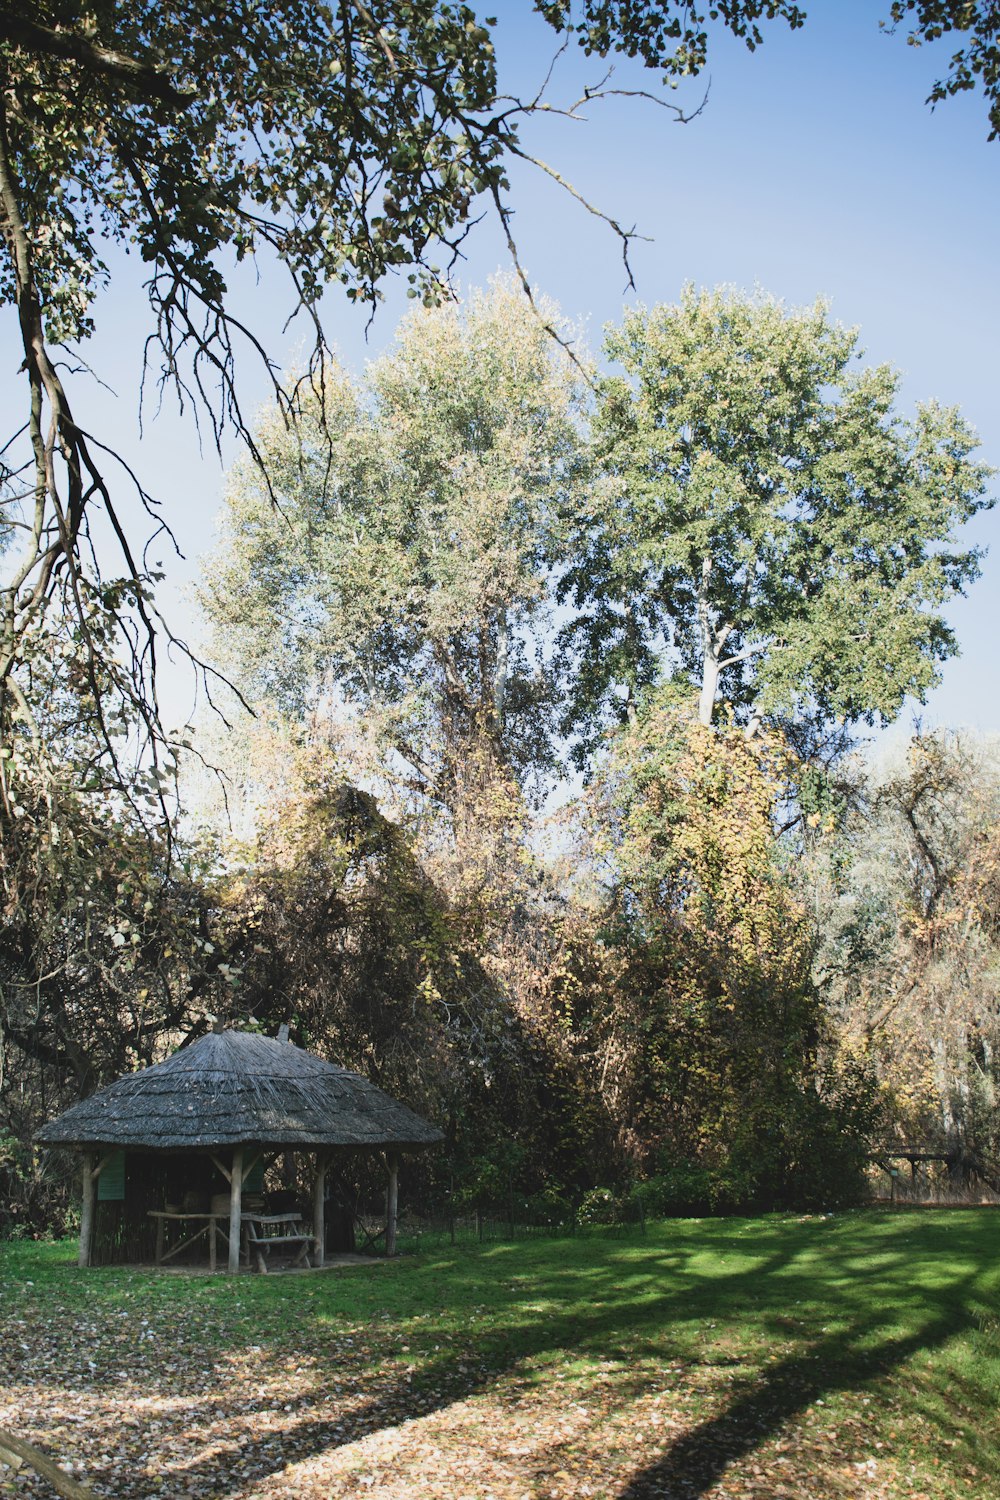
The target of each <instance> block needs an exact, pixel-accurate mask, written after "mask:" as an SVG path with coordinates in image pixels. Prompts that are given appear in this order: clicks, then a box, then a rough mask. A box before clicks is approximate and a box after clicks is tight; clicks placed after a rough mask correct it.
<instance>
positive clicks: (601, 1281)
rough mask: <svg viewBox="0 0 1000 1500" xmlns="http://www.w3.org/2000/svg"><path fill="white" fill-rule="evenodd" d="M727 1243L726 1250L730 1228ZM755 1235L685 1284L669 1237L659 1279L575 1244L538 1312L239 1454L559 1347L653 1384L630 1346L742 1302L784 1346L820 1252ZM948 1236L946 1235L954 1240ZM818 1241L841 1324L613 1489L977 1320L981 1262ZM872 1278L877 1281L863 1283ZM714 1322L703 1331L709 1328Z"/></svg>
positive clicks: (676, 1338)
mask: <svg viewBox="0 0 1000 1500" xmlns="http://www.w3.org/2000/svg"><path fill="white" fill-rule="evenodd" d="M823 1234H824V1230H823V1227H822V1225H819V1226H817V1231H816V1236H815V1239H814V1241H813V1245H812V1249H813V1250H814V1249H815V1248H816V1247H817V1245H822V1244H823V1241H822V1236H823ZM723 1237H724V1236H722V1235H720V1239H721V1238H723ZM704 1239H705V1240H706V1241H708V1242H709V1244H710V1243H711V1240H712V1228H711V1227H707V1228H706V1231H705V1236H704ZM945 1243H948V1242H947V1241H945ZM703 1248H704V1246H702V1247H701V1249H702V1250H703ZM727 1248H729V1250H730V1251H731V1249H732V1245H731V1243H729V1244H728V1247H727ZM749 1248H752V1251H753V1254H754V1256H755V1257H756V1259H755V1262H754V1263H753V1264H752V1265H751V1266H748V1267H747V1268H746V1269H742V1270H739V1271H737V1272H734V1273H732V1274H707V1273H706V1274H705V1275H703V1276H697V1275H692V1276H691V1277H688V1278H687V1284H685V1281H684V1276H683V1265H682V1264H681V1263H682V1262H683V1260H684V1258H685V1257H684V1255H683V1253H680V1254H679V1253H678V1252H677V1250H676V1248H674V1249H670V1248H668V1247H666V1246H664V1253H663V1256H662V1261H663V1263H664V1265H665V1268H666V1274H667V1278H668V1280H669V1282H670V1283H671V1284H670V1285H668V1287H664V1286H663V1283H662V1280H660V1278H658V1276H657V1274H656V1264H655V1263H656V1260H657V1256H655V1255H654V1256H653V1257H651V1259H652V1262H653V1266H652V1269H651V1271H650V1272H649V1274H648V1276H643V1275H640V1276H638V1277H637V1276H636V1275H634V1274H633V1275H631V1276H630V1277H629V1278H628V1280H627V1282H624V1284H620V1283H619V1281H618V1276H617V1267H616V1264H615V1262H616V1260H617V1256H616V1255H615V1253H614V1249H613V1247H608V1251H607V1253H606V1254H605V1255H604V1257H603V1261H602V1262H599V1263H598V1264H597V1265H589V1264H587V1263H586V1262H585V1261H581V1260H579V1259H578V1260H577V1263H576V1264H574V1265H570V1266H567V1268H566V1269H565V1271H564V1272H562V1273H558V1272H557V1273H555V1275H554V1277H552V1278H551V1279H550V1282H549V1297H550V1307H549V1309H547V1310H545V1311H544V1312H542V1311H541V1310H535V1309H533V1307H532V1304H531V1300H530V1297H529V1298H527V1299H526V1302H525V1305H524V1306H523V1307H520V1308H515V1307H514V1306H512V1307H511V1308H510V1309H509V1312H510V1313H511V1314H512V1316H511V1317H509V1318H508V1320H507V1321H506V1322H504V1321H503V1320H501V1321H500V1322H499V1323H497V1324H495V1325H494V1326H493V1327H492V1328H491V1329H490V1330H489V1331H488V1332H487V1333H486V1334H485V1335H482V1336H477V1335H476V1332H475V1330H474V1329H470V1330H469V1332H468V1334H467V1336H466V1338H465V1341H464V1343H460V1344H458V1345H457V1346H453V1347H451V1348H447V1349H443V1350H441V1351H439V1352H437V1353H436V1354H435V1355H434V1356H433V1357H430V1358H425V1359H424V1361H423V1362H422V1364H421V1365H420V1367H419V1370H420V1373H419V1377H418V1378H417V1379H416V1380H414V1379H411V1378H406V1379H404V1380H400V1379H392V1378H389V1379H386V1380H380V1381H379V1383H378V1385H379V1388H378V1390H377V1392H373V1393H372V1397H371V1399H370V1400H369V1401H368V1402H366V1403H363V1404H361V1405H360V1406H359V1407H357V1408H356V1409H355V1410H354V1412H353V1413H352V1415H351V1418H350V1421H349V1422H345V1421H344V1419H343V1418H342V1417H338V1419H337V1420H330V1419H325V1418H319V1419H317V1416H315V1415H312V1414H309V1415H307V1414H303V1415H302V1416H301V1417H296V1416H292V1417H290V1419H289V1421H288V1423H287V1426H286V1427H285V1429H284V1431H283V1432H282V1435H281V1438H280V1445H281V1452H280V1457H279V1455H278V1454H276V1453H275V1452H274V1434H273V1433H272V1434H267V1435H266V1436H265V1437H264V1438H261V1439H258V1438H256V1437H253V1436H251V1438H250V1443H249V1446H248V1447H246V1448H244V1454H245V1455H246V1456H247V1457H248V1458H249V1459H250V1461H251V1463H253V1464H258V1463H259V1465H260V1469H259V1472H260V1473H264V1472H265V1471H267V1470H270V1471H271V1472H274V1471H275V1470H277V1469H280V1468H282V1467H284V1466H285V1465H287V1464H288V1463H297V1462H302V1461H303V1460H304V1459H310V1458H315V1457H318V1456H319V1455H321V1454H323V1453H324V1452H325V1453H329V1452H331V1451H333V1450H334V1449H336V1448H338V1447H340V1446H342V1445H344V1444H345V1443H349V1442H354V1441H356V1440H357V1439H358V1438H359V1437H361V1436H366V1435H369V1434H371V1433H374V1432H377V1431H379V1430H384V1429H386V1428H390V1427H397V1426H399V1425H400V1424H401V1423H404V1422H407V1421H410V1420H413V1419H417V1418H424V1417H427V1416H430V1415H432V1414H433V1413H435V1412H439V1411H442V1410H445V1409H446V1408H447V1407H449V1406H450V1405H452V1404H453V1403H454V1402H456V1401H460V1400H467V1399H469V1398H470V1397H474V1396H476V1395H477V1394H480V1393H482V1392H483V1391H484V1390H488V1389H489V1388H490V1387H491V1385H493V1384H494V1383H495V1382H496V1380H497V1379H499V1378H501V1377H508V1384H507V1391H506V1399H508V1400H509V1399H511V1395H510V1386H509V1377H510V1376H512V1375H513V1374H515V1373H516V1372H517V1370H518V1368H519V1367H522V1366H523V1365H524V1364H525V1362H530V1361H531V1360H532V1359H537V1358H538V1357H545V1356H548V1355H552V1354H559V1353H562V1354H564V1355H565V1354H574V1355H584V1356H587V1355H590V1356H591V1357H593V1356H595V1355H602V1356H603V1355H606V1354H609V1353H610V1355H611V1357H612V1359H617V1360H619V1366H618V1379H619V1386H620V1389H619V1392H618V1399H619V1400H620V1401H622V1402H624V1401H627V1400H628V1399H631V1398H634V1396H635V1395H636V1393H637V1392H638V1391H640V1390H642V1389H643V1388H644V1387H645V1388H646V1389H648V1388H649V1381H650V1376H649V1374H648V1372H646V1373H644V1372H642V1371H641V1370H637V1371H636V1372H635V1374H634V1376H633V1375H632V1373H631V1372H630V1371H629V1368H628V1364H627V1361H628V1359H630V1358H635V1359H639V1360H642V1359H652V1360H654V1361H659V1362H660V1363H661V1364H662V1363H663V1361H664V1360H665V1359H669V1358H672V1357H676V1356H678V1355H681V1356H682V1357H683V1356H684V1355H685V1354H687V1355H690V1351H691V1340H692V1337H694V1338H695V1339H697V1338H698V1337H700V1334H699V1333H698V1329H699V1327H700V1326H701V1325H702V1324H703V1323H704V1322H705V1321H706V1320H707V1319H708V1317H709V1316H710V1317H711V1319H712V1320H713V1326H714V1325H715V1324H718V1325H721V1326H725V1324H726V1320H727V1319H737V1318H738V1317H740V1316H741V1315H745V1314H746V1311H747V1309H748V1307H753V1308H755V1316H756V1318H757V1322H758V1325H759V1330H760V1332H761V1333H762V1334H763V1335H765V1336H766V1337H767V1338H768V1339H777V1340H779V1341H780V1343H781V1344H782V1345H784V1346H787V1343H788V1328H787V1324H788V1321H789V1320H788V1317H787V1313H788V1309H789V1308H790V1307H795V1306H797V1305H801V1304H804V1303H806V1302H808V1301H809V1299H810V1297H812V1298H815V1297H816V1271H815V1268H814V1267H813V1266H812V1265H811V1263H810V1262H809V1260H808V1258H807V1260H806V1263H805V1264H804V1265H803V1266H802V1267H801V1268H796V1265H795V1261H796V1256H797V1254H799V1253H801V1251H802V1238H801V1236H800V1237H799V1240H798V1243H797V1246H796V1247H795V1248H793V1247H791V1246H790V1245H789V1243H788V1240H787V1238H786V1237H784V1236H783V1235H782V1234H781V1232H780V1230H775V1228H774V1226H771V1227H770V1228H767V1227H763V1228H762V1229H761V1231H760V1232H759V1233H757V1234H755V1235H754V1237H753V1240H752V1242H751V1245H750V1247H749ZM949 1248H954V1247H953V1246H952V1245H951V1244H949ZM810 1253H811V1252H810ZM823 1253H824V1255H825V1256H826V1264H827V1267H828V1270H829V1283H830V1287H831V1290H830V1292H829V1293H828V1294H827V1296H826V1298H825V1300H822V1305H821V1307H820V1316H821V1317H822V1319H823V1320H824V1321H829V1322H831V1323H836V1324H837V1325H838V1326H837V1328H836V1329H835V1330H831V1331H830V1332H829V1333H827V1332H826V1330H825V1329H824V1331H823V1333H822V1335H818V1334H817V1335H815V1336H809V1334H808V1333H807V1334H806V1335H805V1336H804V1337H803V1338H802V1340H801V1344H800V1348H799V1349H798V1350H796V1351H794V1352H791V1353H788V1354H785V1355H784V1356H783V1357H782V1358H780V1359H779V1360H778V1361H776V1362H775V1363H773V1364H771V1365H769V1366H768V1367H767V1368H766V1369H765V1370H764V1371H763V1372H762V1373H761V1374H759V1375H757V1376H756V1377H753V1384H752V1387H751V1388H749V1389H748V1388H747V1387H746V1385H743V1387H742V1389H741V1390H737V1391H734V1392H733V1393H732V1394H731V1396H730V1399H729V1400H728V1402H727V1404H726V1406H725V1409H724V1410H722V1411H720V1412H717V1413H716V1414H715V1415H713V1416H712V1417H710V1418H708V1419H706V1420H704V1421H702V1422H701V1423H699V1424H698V1425H697V1426H695V1427H694V1428H693V1429H692V1430H691V1431H689V1432H687V1433H685V1434H684V1435H683V1436H682V1437H681V1438H680V1439H678V1441H677V1442H676V1443H674V1445H673V1446H672V1447H671V1449H670V1450H669V1452H667V1453H666V1454H663V1455H658V1456H657V1457H656V1458H655V1459H653V1460H652V1461H651V1462H649V1463H648V1464H646V1465H645V1466H644V1467H642V1468H640V1469H639V1470H638V1472H636V1473H635V1474H634V1476H633V1478H632V1479H631V1480H630V1481H629V1483H628V1484H627V1485H626V1486H625V1488H624V1489H622V1490H621V1491H620V1496H619V1500H652V1497H669V1500H694V1497H697V1496H700V1495H703V1494H704V1493H705V1491H706V1490H708V1489H710V1488H711V1486H712V1485H713V1484H715V1483H716V1482H717V1481H718V1480H719V1479H720V1478H721V1477H722V1475H723V1474H724V1472H725V1471H726V1469H727V1467H728V1466H729V1465H730V1464H731V1463H733V1462H736V1461H738V1460H739V1459H741V1458H744V1457H746V1456H748V1455H750V1454H752V1453H753V1452H754V1451H755V1450H756V1449H757V1448H759V1447H760V1446H761V1445H762V1444H763V1443H764V1442H766V1441H767V1440H768V1439H769V1438H770V1437H773V1436H774V1435H775V1434H777V1433H778V1432H779V1431H780V1430H781V1429H782V1428H783V1427H785V1426H786V1425H787V1424H788V1423H789V1422H790V1421H792V1420H793V1419H795V1418H796V1417H797V1416H800V1415H801V1414H802V1413H803V1412H804V1411H805V1410H806V1409H807V1408H808V1407H809V1406H811V1405H812V1404H813V1403H814V1402H815V1401H817V1400H818V1399H820V1398H821V1397H823V1396H824V1395H827V1394H830V1393H834V1392H836V1391H840V1390H846V1389H857V1388H863V1387H864V1386H866V1385H868V1384H869V1383H870V1382H872V1381H873V1380H877V1379H879V1378H880V1377H883V1376H885V1375H887V1374H889V1373H890V1372H891V1371H892V1370H894V1369H895V1368H896V1367H897V1366H899V1365H900V1364H901V1363H903V1362H904V1361H906V1360H907V1359H909V1358H910V1357H911V1356H912V1355H913V1354H915V1353H916V1352H918V1351H921V1350H923V1351H926V1350H930V1349H933V1348H935V1347H938V1346H940V1345H941V1344H943V1343H944V1342H945V1341H947V1340H948V1339H950V1338H952V1337H954V1336H955V1335H956V1333H959V1332H961V1331H962V1330H964V1329H967V1328H968V1327H969V1326H970V1325H971V1324H972V1322H973V1318H974V1313H973V1311H972V1308H973V1306H974V1304H975V1302H976V1300H977V1295H978V1296H979V1297H980V1298H981V1291H977V1277H976V1274H975V1272H969V1273H968V1274H966V1275H958V1276H954V1275H953V1276H952V1277H951V1279H950V1280H945V1281H944V1283H943V1284H938V1283H934V1284H933V1285H931V1284H922V1283H921V1280H920V1277H919V1276H912V1277H909V1276H908V1275H907V1272H908V1261H907V1257H906V1254H905V1251H904V1250H903V1248H902V1247H898V1248H896V1249H891V1248H890V1250H888V1251H886V1252H885V1253H883V1254H882V1256H881V1260H880V1262H879V1264H878V1266H877V1268H876V1267H874V1265H873V1264H871V1263H869V1262H868V1261H867V1260H866V1257H865V1254H864V1250H863V1248H862V1249H860V1250H859V1246H858V1245H857V1244H856V1243H853V1242H850V1240H848V1242H846V1243H839V1244H838V1242H837V1240H836V1239H835V1238H834V1239H832V1240H829V1241H827V1244H826V1245H824V1246H823ZM453 1265H454V1275H455V1277H456V1279H457V1280H459V1279H461V1277H462V1275H463V1268H462V1266H461V1264H460V1262H457V1261H456V1262H455V1263H453ZM479 1275H480V1276H481V1266H480V1268H479ZM678 1278H679V1279H680V1284H677V1282H678ZM658 1281H659V1287H658V1286H657V1282H658ZM644 1283H645V1291H643V1289H642V1288H643V1285H644ZM637 1286H638V1287H639V1293H638V1294H636V1288H637ZM873 1287H874V1289H875V1291H876V1292H878V1293H881V1296H878V1295H876V1296H875V1297H874V1298H871V1297H868V1296H865V1295H864V1294H863V1292H864V1291H865V1290H867V1291H868V1292H871V1291H872V1288H873ZM553 1292H554V1293H555V1296H553V1295H552V1293H553ZM552 1304H554V1305H552ZM886 1307H888V1309H889V1311H888V1312H887V1311H886ZM692 1330H694V1331H693V1332H692ZM682 1333H683V1335H684V1336H683V1337H682V1336H681V1334H682ZM407 1336H408V1337H409V1336H411V1335H407ZM713 1338H714V1335H706V1336H705V1342H706V1344H707V1343H709V1342H710V1341H711V1340H712V1339H713ZM514 1399H516V1397H515V1398H514ZM184 1474H185V1477H186V1478H189V1479H193V1480H194V1481H195V1482H196V1483H198V1482H202V1481H204V1482H209V1483H211V1484H212V1485H214V1486H218V1485H220V1484H221V1483H222V1479H223V1475H222V1473H221V1472H220V1467H219V1464H218V1461H217V1460H216V1461H212V1460H207V1461H205V1462H197V1461H196V1463H195V1464H194V1465H193V1466H192V1467H190V1468H185V1470H184ZM241 1487H242V1486H241V1484H238V1483H237V1484H232V1485H231V1486H230V1487H228V1488H225V1487H224V1488H223V1489H222V1491H221V1492H222V1493H234V1492H235V1491H236V1490H237V1489H239V1488H241Z"/></svg>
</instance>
